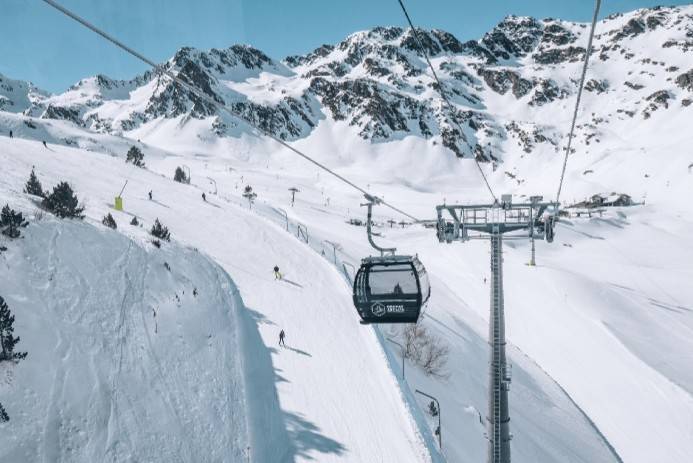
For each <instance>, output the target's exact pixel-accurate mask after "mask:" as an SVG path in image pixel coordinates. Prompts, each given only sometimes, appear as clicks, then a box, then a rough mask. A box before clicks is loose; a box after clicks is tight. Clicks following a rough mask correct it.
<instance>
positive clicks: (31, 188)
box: [24, 168, 45, 198]
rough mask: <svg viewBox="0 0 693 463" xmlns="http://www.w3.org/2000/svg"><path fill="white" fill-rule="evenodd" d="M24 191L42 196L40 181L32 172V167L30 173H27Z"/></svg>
mask: <svg viewBox="0 0 693 463" xmlns="http://www.w3.org/2000/svg"><path fill="white" fill-rule="evenodd" d="M24 192H25V193H29V194H30V195H34V196H40V197H42V198H43V196H44V194H45V193H44V192H43V187H42V186H41V182H40V181H39V179H38V177H37V176H36V172H34V169H33V168H32V169H31V174H30V175H29V180H27V182H26V186H25V187H24Z"/></svg>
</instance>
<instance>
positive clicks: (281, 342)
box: [279, 330, 286, 347]
mask: <svg viewBox="0 0 693 463" xmlns="http://www.w3.org/2000/svg"><path fill="white" fill-rule="evenodd" d="M285 337H286V333H284V330H281V331H280V332H279V345H280V346H284V347H286V344H284V338H285Z"/></svg>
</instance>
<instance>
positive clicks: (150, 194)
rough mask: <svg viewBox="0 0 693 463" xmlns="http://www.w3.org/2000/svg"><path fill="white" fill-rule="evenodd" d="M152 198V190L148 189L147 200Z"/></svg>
mask: <svg viewBox="0 0 693 463" xmlns="http://www.w3.org/2000/svg"><path fill="white" fill-rule="evenodd" d="M151 199H152V190H149V200H150V201H151Z"/></svg>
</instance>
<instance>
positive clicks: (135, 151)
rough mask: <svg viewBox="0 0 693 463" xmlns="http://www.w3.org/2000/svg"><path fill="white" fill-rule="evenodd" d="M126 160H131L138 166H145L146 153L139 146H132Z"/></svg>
mask: <svg viewBox="0 0 693 463" xmlns="http://www.w3.org/2000/svg"><path fill="white" fill-rule="evenodd" d="M125 162H130V163H132V164H134V165H135V166H137V167H144V153H143V152H142V150H141V149H139V148H138V147H136V146H132V147H131V148H130V149H129V150H128V153H127V155H126V156H125Z"/></svg>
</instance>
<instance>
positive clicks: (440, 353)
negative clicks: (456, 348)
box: [401, 323, 450, 378]
mask: <svg viewBox="0 0 693 463" xmlns="http://www.w3.org/2000/svg"><path fill="white" fill-rule="evenodd" d="M401 337H402V338H403V340H404V349H405V352H404V355H405V357H406V358H408V359H411V360H412V361H413V362H414V363H415V364H417V365H418V366H420V367H421V369H422V370H423V371H424V372H425V373H426V375H428V376H435V377H438V378H445V377H447V371H446V369H445V367H446V365H447V363H448V355H449V353H450V349H449V348H448V346H447V345H446V344H445V343H444V341H443V340H442V339H440V338H439V337H437V336H435V335H434V334H432V333H430V332H429V331H428V330H427V329H426V328H424V327H423V325H421V324H419V323H416V324H414V325H407V326H406V327H405V328H404V329H403V330H402V332H401Z"/></svg>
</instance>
